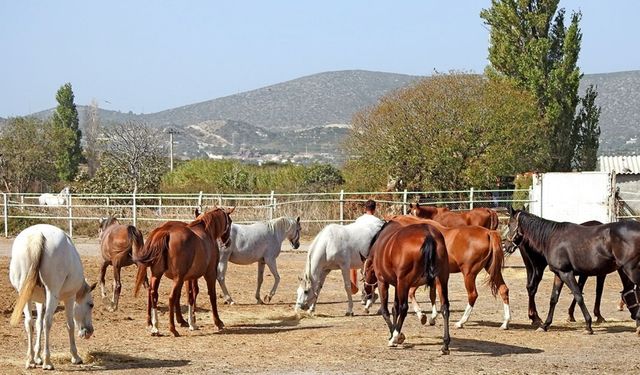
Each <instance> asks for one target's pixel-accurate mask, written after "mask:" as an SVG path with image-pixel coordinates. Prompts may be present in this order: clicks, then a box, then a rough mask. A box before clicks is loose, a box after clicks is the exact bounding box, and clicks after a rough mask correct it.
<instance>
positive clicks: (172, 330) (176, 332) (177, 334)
mask: <svg viewBox="0 0 640 375" xmlns="http://www.w3.org/2000/svg"><path fill="white" fill-rule="evenodd" d="M170 331H171V333H173V337H180V333H178V331H176V330H175V329H171V330H170Z"/></svg>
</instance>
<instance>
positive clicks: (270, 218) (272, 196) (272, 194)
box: [269, 190, 276, 220]
mask: <svg viewBox="0 0 640 375" xmlns="http://www.w3.org/2000/svg"><path fill="white" fill-rule="evenodd" d="M274 195H275V192H274V191H273V190H271V201H270V203H269V220H273V212H274V211H275V209H276V202H275V198H274Z"/></svg>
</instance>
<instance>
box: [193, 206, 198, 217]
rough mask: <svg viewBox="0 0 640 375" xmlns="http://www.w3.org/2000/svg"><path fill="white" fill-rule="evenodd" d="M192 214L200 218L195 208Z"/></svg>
mask: <svg viewBox="0 0 640 375" xmlns="http://www.w3.org/2000/svg"><path fill="white" fill-rule="evenodd" d="M193 214H194V215H195V216H196V217H198V216H200V210H198V209H197V208H196V209H195V210H193Z"/></svg>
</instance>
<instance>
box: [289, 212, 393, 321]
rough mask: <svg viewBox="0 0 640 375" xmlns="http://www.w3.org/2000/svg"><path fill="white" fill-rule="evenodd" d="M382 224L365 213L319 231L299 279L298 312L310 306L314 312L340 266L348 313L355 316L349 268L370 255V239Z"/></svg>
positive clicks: (358, 264) (311, 311)
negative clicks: (330, 278)
mask: <svg viewBox="0 0 640 375" xmlns="http://www.w3.org/2000/svg"><path fill="white" fill-rule="evenodd" d="M383 223H384V222H383V221H382V220H380V219H378V218H377V217H375V216H373V215H369V214H364V215H362V216H360V217H359V218H358V219H356V221H355V222H354V223H351V224H348V225H344V226H343V225H338V224H329V225H328V226H326V227H324V229H322V230H321V231H320V233H318V235H317V236H316V238H314V240H313V242H312V243H311V246H310V247H309V253H308V255H307V263H306V265H305V270H304V273H303V275H302V277H301V278H300V286H299V287H298V298H297V300H296V307H295V309H296V311H298V310H300V309H303V310H306V309H307V308H308V310H309V313H313V312H314V310H315V306H316V302H317V300H318V295H319V294H320V289H322V285H323V284H324V281H325V279H326V277H327V275H328V274H329V272H331V271H332V270H338V269H339V270H341V271H342V279H343V281H344V289H345V291H346V292H347V299H348V300H349V305H348V307H347V313H346V315H347V316H352V315H353V300H352V298H351V280H350V279H349V270H350V269H351V268H355V267H362V257H365V258H366V257H367V256H368V255H369V246H370V244H371V240H372V239H373V237H374V236H375V235H376V233H378V231H380V228H382V224H383Z"/></svg>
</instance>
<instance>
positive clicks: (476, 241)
mask: <svg viewBox="0 0 640 375" xmlns="http://www.w3.org/2000/svg"><path fill="white" fill-rule="evenodd" d="M389 220H393V221H395V222H398V223H400V224H403V225H411V224H420V223H425V224H429V225H432V226H433V227H435V228H436V229H438V230H439V231H440V232H441V233H442V235H443V236H444V240H445V244H446V245H447V253H448V255H449V273H457V272H461V273H462V275H463V278H464V286H465V289H466V290H467V300H468V304H467V307H466V309H465V310H464V314H463V315H462V318H460V320H459V321H458V322H457V323H456V324H455V326H456V327H457V328H462V327H463V326H464V324H465V323H466V322H467V321H468V320H469V317H470V316H471V312H472V311H473V306H474V305H475V302H476V299H477V298H478V291H477V289H476V277H477V276H478V273H480V271H482V269H483V268H484V269H485V270H486V271H487V273H488V278H487V280H486V282H487V284H489V286H490V287H491V293H492V294H493V296H494V297H495V296H496V295H497V294H498V293H500V297H501V298H502V303H503V310H504V321H503V323H502V325H501V326H500V328H501V329H509V321H510V320H511V313H510V311H509V288H508V287H507V285H506V284H505V282H504V279H503V278H502V266H503V264H504V253H503V252H502V239H501V238H500V234H499V233H498V232H497V231H495V230H489V229H487V228H483V227H479V226H477V225H474V226H463V227H458V228H449V227H445V226H444V225H442V224H440V223H438V222H436V221H434V220H426V219H421V218H418V217H415V216H405V215H396V216H393V217H391V218H389ZM409 295H410V299H411V301H412V303H413V306H414V310H415V311H416V313H417V315H418V317H420V318H421V320H422V321H423V324H424V318H422V317H423V315H422V311H421V310H420V306H419V305H418V303H417V302H416V299H415V290H411V292H410V294H409ZM435 297H436V296H435V290H434V289H431V305H432V308H433V313H432V315H431V318H430V319H429V324H431V325H433V324H435V318H436V316H437V310H436V307H435V306H436V305H435Z"/></svg>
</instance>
